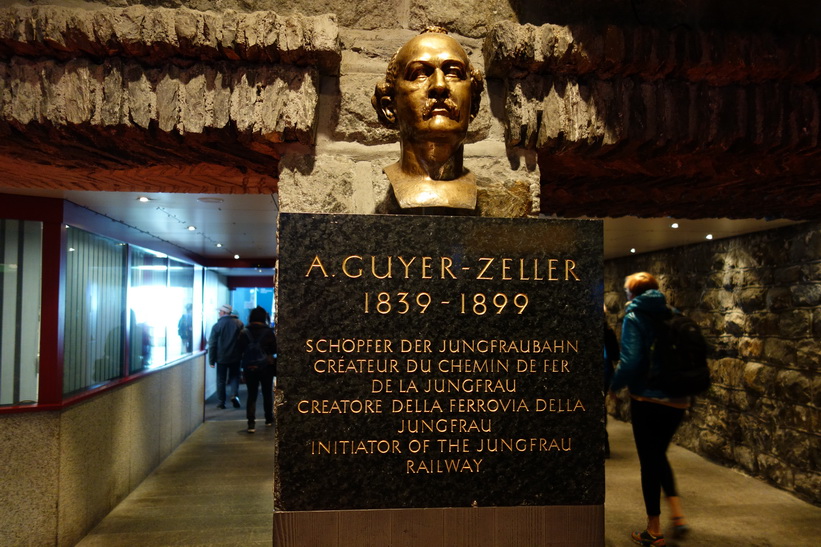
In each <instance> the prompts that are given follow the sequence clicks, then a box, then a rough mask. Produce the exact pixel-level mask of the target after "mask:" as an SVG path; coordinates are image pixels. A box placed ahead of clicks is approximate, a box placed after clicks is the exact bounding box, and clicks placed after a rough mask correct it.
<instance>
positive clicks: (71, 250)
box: [68, 247, 77, 253]
mask: <svg viewBox="0 0 821 547" xmlns="http://www.w3.org/2000/svg"><path fill="white" fill-rule="evenodd" d="M76 250H77V249H75V248H74V247H69V248H68V252H70V253H73V252H74V251H76Z"/></svg>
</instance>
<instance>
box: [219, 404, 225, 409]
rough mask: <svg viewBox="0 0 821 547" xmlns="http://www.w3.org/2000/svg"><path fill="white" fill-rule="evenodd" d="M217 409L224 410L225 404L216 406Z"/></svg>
mask: <svg viewBox="0 0 821 547" xmlns="http://www.w3.org/2000/svg"><path fill="white" fill-rule="evenodd" d="M217 408H218V409H220V410H225V403H220V404H218V405H217Z"/></svg>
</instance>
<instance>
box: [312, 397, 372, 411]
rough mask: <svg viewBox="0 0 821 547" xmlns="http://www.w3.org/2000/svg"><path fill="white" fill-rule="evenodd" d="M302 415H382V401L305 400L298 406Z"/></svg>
mask: <svg viewBox="0 0 821 547" xmlns="http://www.w3.org/2000/svg"><path fill="white" fill-rule="evenodd" d="M296 409H297V412H299V413H300V414H380V413H381V412H382V401H381V400H380V399H364V400H360V399H339V400H336V399H303V400H301V401H299V402H298V403H297V405H296Z"/></svg>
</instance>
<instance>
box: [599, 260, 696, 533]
mask: <svg viewBox="0 0 821 547" xmlns="http://www.w3.org/2000/svg"><path fill="white" fill-rule="evenodd" d="M658 288H659V284H658V281H656V279H655V278H654V277H653V276H652V275H651V274H649V273H647V272H639V273H634V274H632V275H629V276H627V278H625V280H624V290H625V292H626V294H627V300H628V303H627V308H626V315H625V316H624V322H623V324H622V332H621V353H620V356H619V364H618V366H617V367H616V371H615V373H614V374H613V379H612V381H611V384H610V395H611V396H612V397H615V392H616V391H618V390H619V389H621V388H623V387H625V386H626V387H627V388H628V390H629V392H630V413H631V421H632V425H633V437H634V439H635V442H636V451H637V452H638V456H639V463H640V465H641V490H642V494H643V496H644V506H645V509H646V511H647V528H646V529H645V530H644V531H642V532H633V534H632V536H631V537H632V539H633V542H635V543H637V544H639V545H645V546H652V547H661V546H664V545H666V543H665V541H664V535H663V534H662V529H661V521H660V515H661V507H660V503H661V501H660V498H661V492H662V490H663V491H664V494H665V496H666V499H667V502H668V504H669V506H670V513H671V519H672V525H673V537H676V538H680V537H682V536H684V535H685V534H686V533H687V531H688V530H689V527H688V526H687V524H686V522H685V519H684V513H683V512H682V509H681V501H680V499H679V496H678V493H677V491H676V483H675V478H674V477H673V470H672V468H671V467H670V462H669V461H668V460H667V448H668V447H669V446H670V441H671V440H672V438H673V435H674V434H675V432H676V429H678V426H679V424H680V423H681V420H682V418H683V417H684V412H685V410H686V409H687V408H688V407H689V405H690V400H689V398H688V397H674V396H671V395H670V394H669V393H667V392H665V391H663V390H660V389H658V388H651V387H649V386H648V385H647V383H648V382H647V378H648V375H650V374H651V373H652V372H653V371H654V370H657V369H659V367H660V366H661V362H660V359H659V356H658V354H657V353H654V352H653V351H652V350H651V348H652V346H653V343H654V341H655V339H656V331H657V325H658V324H659V323H660V322H661V321H663V320H664V319H666V318H668V317H669V316H670V313H671V312H670V310H669V308H668V307H667V300H666V299H665V297H664V294H662V293H661V292H660V291H659V290H658Z"/></svg>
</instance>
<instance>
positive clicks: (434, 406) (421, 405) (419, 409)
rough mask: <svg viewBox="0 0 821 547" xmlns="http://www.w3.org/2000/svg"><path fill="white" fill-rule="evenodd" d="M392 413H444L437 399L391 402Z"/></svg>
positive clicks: (395, 400) (397, 400)
mask: <svg viewBox="0 0 821 547" xmlns="http://www.w3.org/2000/svg"><path fill="white" fill-rule="evenodd" d="M391 412H393V413H398V412H406V413H409V414H429V413H432V412H442V405H441V404H440V403H439V401H437V400H436V399H393V400H392V401H391Z"/></svg>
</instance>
